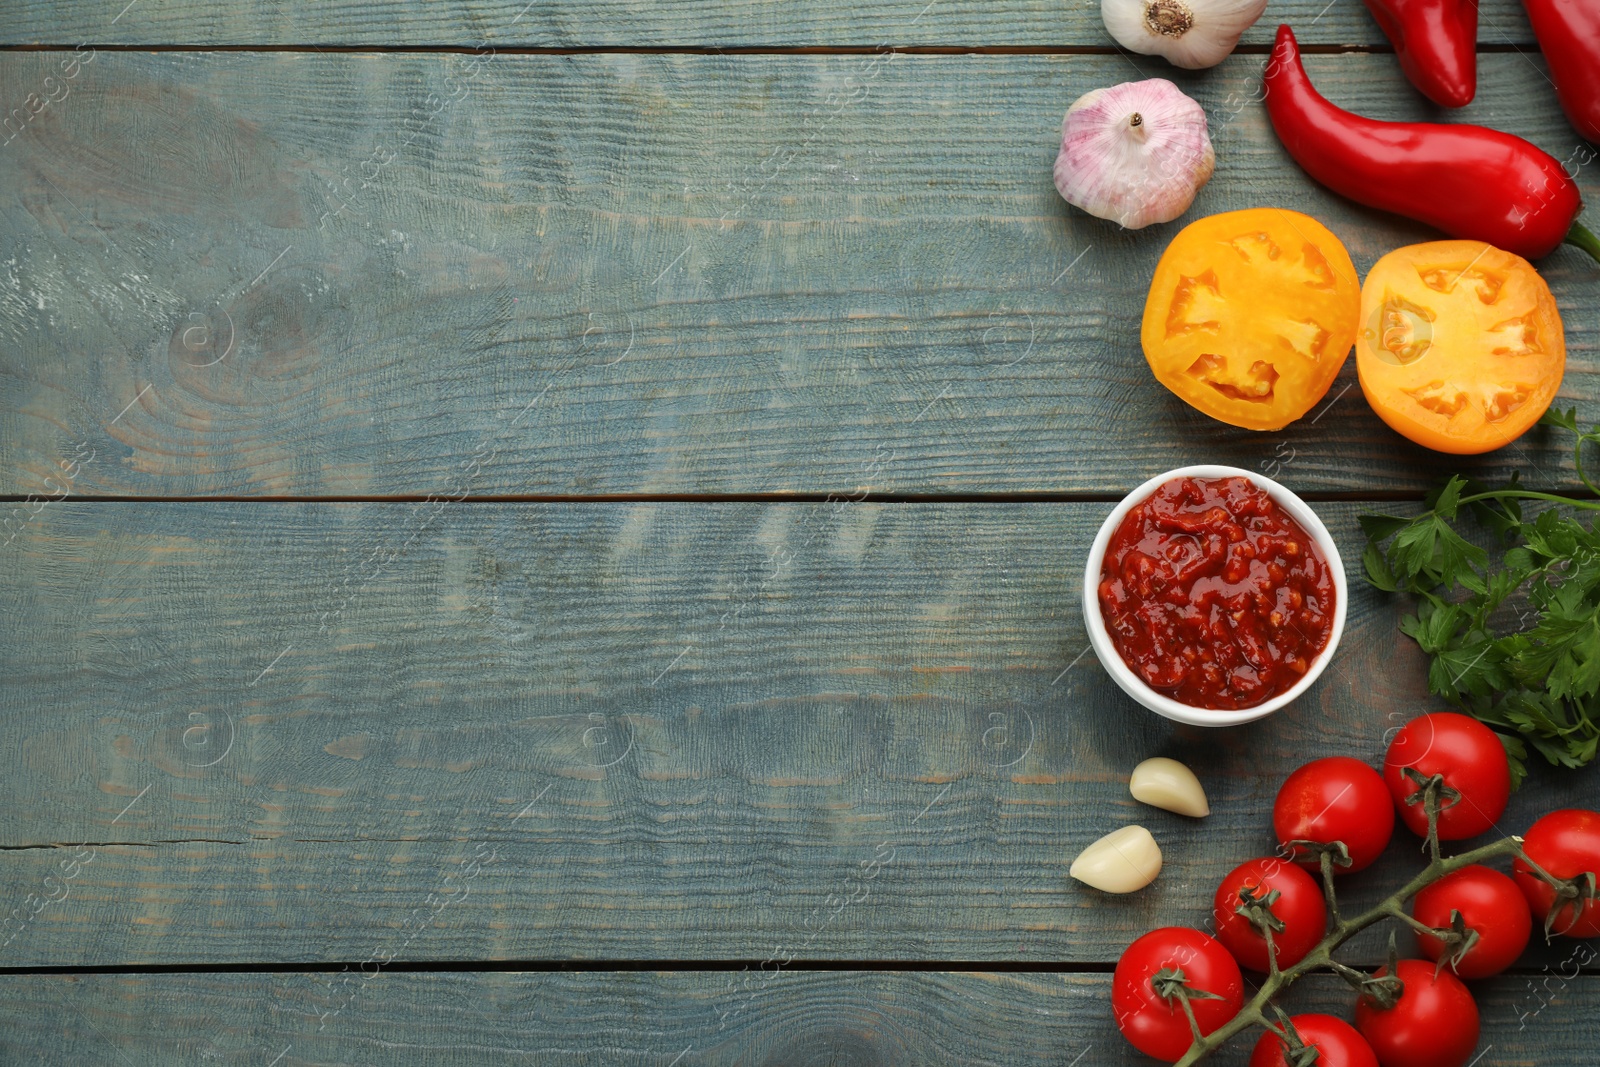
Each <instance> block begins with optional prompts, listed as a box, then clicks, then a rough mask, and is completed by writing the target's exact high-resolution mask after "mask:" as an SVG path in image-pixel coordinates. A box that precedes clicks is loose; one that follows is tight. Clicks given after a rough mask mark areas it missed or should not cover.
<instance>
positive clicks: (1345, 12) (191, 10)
mask: <svg viewBox="0 0 1600 1067" xmlns="http://www.w3.org/2000/svg"><path fill="white" fill-rule="evenodd" d="M115 8H120V5H115ZM1280 22H1288V23H1291V24H1292V25H1293V26H1294V27H1295V31H1296V33H1297V34H1299V36H1300V39H1301V40H1302V41H1303V42H1309V43H1315V44H1367V45H1382V46H1387V41H1385V39H1384V37H1383V34H1382V32H1381V31H1380V30H1379V29H1378V27H1377V24H1376V23H1374V22H1373V21H1372V19H1371V17H1370V16H1368V14H1367V12H1366V9H1365V8H1364V7H1363V6H1362V5H1361V3H1359V0H1334V2H1332V3H1329V2H1327V0H1277V2H1275V3H1273V5H1272V7H1271V9H1270V10H1269V11H1268V12H1267V13H1266V15H1265V16H1264V17H1263V18H1262V19H1261V21H1260V22H1259V23H1257V24H1256V25H1255V26H1254V27H1252V28H1251V29H1250V30H1249V31H1248V33H1247V34H1246V36H1245V41H1246V42H1247V43H1253V44H1266V43H1270V42H1271V40H1272V33H1273V31H1274V29H1275V28H1276V27H1277V25H1278V23H1280ZM0 32H3V33H4V34H5V38H4V40H5V42H6V43H16V44H68V45H72V44H76V43H78V42H79V41H90V42H93V43H97V44H98V43H105V44H112V43H118V44H134V45H139V44H186V45H204V46H216V45H280V46H281V45H296V44H299V45H306V44H321V45H328V44H340V45H368V46H373V47H380V48H395V47H407V46H411V47H416V46H428V45H433V46H446V47H452V46H453V47H459V46H461V45H463V44H466V45H468V46H471V45H476V44H482V43H486V44H489V45H493V46H494V47H497V48H515V47H524V48H526V47H543V48H604V47H615V46H623V47H633V48H641V47H645V48H647V47H698V48H704V47H724V48H733V47H738V48H752V47H775V46H807V45H809V46H820V45H833V46H846V47H848V46H855V47H862V46H866V47H871V46H874V45H877V44H879V43H884V44H888V45H891V46H907V45H961V46H969V47H971V46H1005V45H1011V46H1018V45H1020V46H1031V47H1040V46H1052V45H1053V46H1058V47H1059V46H1069V45H1070V46H1080V47H1081V46H1085V45H1090V46H1101V47H1105V48H1111V47H1113V46H1114V45H1115V42H1114V41H1113V40H1112V38H1111V36H1110V35H1109V34H1107V33H1106V31H1105V26H1104V24H1103V23H1102V22H1101V20H1100V5H1099V3H1098V2H1097V0H1096V2H1092V3H1072V4H1058V3H1046V2H1044V0H933V2H932V3H928V2H926V0H901V2H899V3H896V4H891V5H887V6H863V5H860V4H849V3H843V2H841V0H794V2H792V3H785V4H781V5H778V4H765V3H758V2H755V0H599V2H596V3H573V2H570V0H568V2H564V3H538V4H528V3H527V2H526V0H492V2H484V0H474V2H472V3H426V2H420V3H419V2H415V0H413V2H405V0H381V2H377V3H374V2H370V0H334V2H331V3H325V4H274V5H264V4H252V5H240V6H234V7H227V8H217V7H207V6H204V5H202V4H199V3H196V2H195V0H180V2H176V3H162V4H154V3H148V2H145V3H138V4H136V5H134V6H132V7H131V10H128V11H126V12H124V13H123V14H121V15H120V16H118V15H117V14H116V10H115V9H113V10H108V9H107V7H106V6H105V5H102V4H96V3H94V2H92V0H63V2H58V3H51V2H49V0H19V2H18V3H17V4H15V5H13V6H12V10H11V11H10V12H9V13H8V18H7V22H6V25H5V27H4V28H3V30H0ZM1478 39H1479V40H1480V41H1481V42H1483V43H1484V44H1488V45H1500V46H1503V45H1513V44H1514V45H1518V46H1522V47H1524V48H1526V49H1527V50H1528V51H1530V52H1534V51H1537V50H1538V49H1537V45H1535V44H1532V42H1533V33H1532V31H1531V30H1530V29H1529V27H1528V21H1527V16H1526V15H1525V14H1524V13H1523V10H1522V5H1521V4H1518V3H1516V2H1515V0H1484V3H1483V4H1482V6H1481V8H1480V15H1479V26H1478Z"/></svg>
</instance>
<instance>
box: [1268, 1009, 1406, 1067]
mask: <svg viewBox="0 0 1600 1067" xmlns="http://www.w3.org/2000/svg"><path fill="white" fill-rule="evenodd" d="M1289 1021H1290V1022H1291V1023H1293V1024H1294V1029H1295V1033H1297V1034H1299V1035H1300V1040H1301V1042H1302V1043H1304V1044H1305V1045H1306V1046H1308V1047H1310V1048H1314V1049H1316V1050H1317V1067H1378V1056H1377V1054H1376V1053H1375V1052H1373V1051H1372V1046H1371V1045H1369V1044H1367V1039H1366V1038H1364V1037H1362V1036H1361V1034H1360V1033H1358V1032H1357V1031H1356V1028H1355V1027H1353V1026H1351V1025H1350V1024H1349V1023H1347V1022H1345V1021H1344V1020H1343V1019H1336V1018H1334V1017H1333V1016H1332V1015H1295V1016H1291V1017H1290V1019H1289ZM1287 1049H1288V1045H1287V1044H1285V1042H1284V1040H1283V1038H1282V1037H1280V1036H1279V1035H1278V1034H1276V1033H1266V1034H1262V1035H1261V1040H1260V1041H1257V1042H1256V1048H1255V1051H1254V1052H1252V1053H1250V1067H1294V1064H1295V1062H1296V1061H1294V1060H1291V1059H1290V1058H1289V1056H1288V1053H1287Z"/></svg>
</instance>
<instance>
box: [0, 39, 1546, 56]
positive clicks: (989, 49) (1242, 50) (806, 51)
mask: <svg viewBox="0 0 1600 1067" xmlns="http://www.w3.org/2000/svg"><path fill="white" fill-rule="evenodd" d="M84 46H87V47H91V48H94V49H96V50H98V51H102V52H317V53H321V54H354V55H410V54H419V53H420V54H444V55H479V54H481V53H480V51H479V46H476V45H448V44H415V45H371V44H359V45H356V44H316V43H312V42H309V41H307V42H303V43H297V44H222V45H192V44H100V43H98V42H95V41H84V42H71V43H31V44H30V43H9V44H0V52H70V51H73V50H74V49H77V48H80V47H84ZM1272 49H1273V46H1272V45H1271V44H1269V43H1262V44H1241V45H1239V46H1238V47H1236V48H1235V49H1234V50H1233V53H1232V54H1233V55H1240V56H1266V55H1271V54H1272ZM1530 50H1531V51H1537V50H1538V45H1536V44H1534V43H1532V42H1525V43H1523V44H1517V43H1511V42H1483V43H1480V44H1479V45H1478V54H1480V55H1489V54H1501V53H1504V54H1511V53H1518V54H1521V53H1525V52H1527V51H1530ZM494 52H495V54H496V55H503V56H586V55H607V54H620V55H645V56H657V55H659V56H678V55H683V56H863V55H878V54H882V53H885V52H897V53H901V54H903V55H914V56H915V55H924V56H966V55H980V56H1116V55H1126V54H1127V53H1126V51H1125V50H1124V49H1121V48H1118V47H1116V46H1115V45H1098V44H1085V45H1027V44H996V45H957V44H926V45H895V46H893V47H887V48H886V47H883V46H881V45H759V44H754V45H729V46H726V47H718V46H715V45H582V46H572V47H556V46H538V45H508V46H506V47H503V48H495V49H494ZM1300 52H1301V54H1302V55H1393V54H1394V48H1393V46H1391V45H1388V44H1302V45H1301V46H1300Z"/></svg>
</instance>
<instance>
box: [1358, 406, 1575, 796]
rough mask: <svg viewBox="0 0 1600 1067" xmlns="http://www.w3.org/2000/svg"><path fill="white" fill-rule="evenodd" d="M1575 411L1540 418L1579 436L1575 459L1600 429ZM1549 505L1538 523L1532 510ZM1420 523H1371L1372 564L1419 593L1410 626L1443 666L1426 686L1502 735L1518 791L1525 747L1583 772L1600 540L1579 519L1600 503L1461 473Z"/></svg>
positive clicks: (1406, 622) (1384, 580) (1386, 578)
mask: <svg viewBox="0 0 1600 1067" xmlns="http://www.w3.org/2000/svg"><path fill="white" fill-rule="evenodd" d="M1576 414H1577V413H1576V411H1575V410H1568V411H1567V412H1565V413H1562V412H1558V411H1548V412H1546V413H1545V415H1544V417H1543V418H1542V419H1541V420H1540V422H1541V423H1542V424H1544V425H1549V426H1558V427H1561V428H1563V429H1566V430H1568V431H1570V432H1571V433H1573V434H1574V435H1575V436H1576V438H1577V442H1576V444H1575V445H1574V446H1573V461H1574V465H1575V467H1576V468H1577V472H1578V477H1579V478H1580V479H1581V480H1582V481H1583V484H1584V485H1585V486H1586V487H1587V488H1588V489H1589V491H1590V492H1591V493H1594V494H1595V495H1596V496H1600V486H1596V484H1595V483H1594V482H1593V481H1591V480H1590V478H1589V476H1588V475H1587V474H1586V473H1585V472H1584V469H1583V449H1584V446H1585V445H1586V444H1600V426H1593V427H1591V428H1590V429H1589V430H1588V431H1587V432H1585V431H1583V430H1580V429H1579V428H1578V422H1577V417H1576ZM1523 501H1534V502H1539V503H1543V504H1547V505H1550V506H1549V507H1546V508H1542V509H1540V510H1539V512H1538V514H1537V515H1535V516H1534V517H1533V518H1531V519H1529V518H1527V517H1525V516H1524V515H1523V511H1522V502H1523ZM1423 506H1424V511H1423V512H1422V514H1420V515H1417V516H1416V517H1414V518H1402V517H1399V516H1395V515H1362V516H1361V529H1362V531H1363V532H1364V533H1365V534H1366V535H1367V547H1366V551H1365V553H1364V554H1363V556H1362V562H1363V564H1364V565H1365V568H1366V572H1367V581H1369V582H1370V583H1372V584H1373V585H1375V586H1377V587H1378V588H1379V589H1384V590H1387V591H1389V592H1391V593H1393V592H1406V593H1410V594H1411V595H1412V596H1414V597H1415V598H1416V600H1417V612H1416V614H1415V615H1408V616H1406V617H1405V618H1404V619H1402V620H1401V622H1400V629H1401V630H1402V631H1403V632H1404V633H1405V634H1407V635H1408V636H1410V637H1411V638H1413V639H1414V640H1415V641H1416V642H1417V644H1418V645H1420V646H1421V648H1422V650H1423V651H1424V652H1426V653H1427V654H1428V655H1429V656H1430V657H1431V659H1432V662H1431V663H1430V664H1429V667H1428V688H1429V690H1430V691H1432V692H1433V693H1434V694H1435V695H1437V696H1441V697H1443V698H1444V699H1446V700H1448V701H1450V702H1451V703H1453V704H1455V705H1456V706H1457V707H1460V708H1461V709H1462V710H1464V711H1467V712H1469V713H1470V714H1472V715H1474V716H1476V717H1477V718H1478V719H1480V720H1482V721H1483V722H1485V723H1487V724H1488V725H1490V726H1492V727H1494V728H1495V729H1496V730H1497V731H1499V733H1500V736H1501V739H1502V740H1503V741H1505V744H1506V749H1507V752H1508V754H1509V755H1510V757H1511V769H1512V774H1513V776H1514V778H1515V780H1516V781H1517V782H1518V783H1520V782H1521V781H1522V778H1523V775H1524V774H1525V773H1526V768H1525V767H1524V766H1523V763H1522V760H1523V759H1525V758H1526V757H1527V746H1528V745H1532V746H1533V748H1534V749H1535V750H1536V751H1537V752H1539V754H1540V755H1542V756H1544V758H1545V759H1546V760H1548V761H1549V762H1550V763H1552V764H1555V765H1558V766H1564V767H1581V766H1583V765H1585V764H1587V763H1589V762H1590V761H1592V760H1593V759H1594V758H1595V754H1596V750H1597V747H1600V532H1597V531H1596V529H1595V525H1594V523H1593V522H1591V523H1590V525H1589V526H1585V525H1584V524H1583V523H1582V522H1580V521H1579V519H1578V515H1580V514H1581V513H1582V512H1585V511H1600V500H1585V499H1580V498H1575V497H1569V496H1563V495H1561V494H1557V493H1542V492H1537V491H1534V490H1529V489H1524V488H1522V486H1521V484H1520V482H1519V481H1518V479H1517V477H1516V476H1515V474H1513V476H1512V479H1511V483H1510V484H1509V485H1507V486H1505V487H1503V488H1499V489H1493V488H1490V487H1488V486H1485V485H1483V484H1481V483H1479V482H1476V481H1473V480H1471V479H1468V478H1463V477H1460V476H1459V475H1458V476H1456V477H1453V478H1451V479H1450V480H1449V481H1448V482H1447V483H1445V485H1444V486H1443V487H1442V488H1440V489H1437V490H1435V491H1434V492H1432V493H1430V494H1429V495H1428V497H1427V499H1426V500H1425V501H1424V504H1423ZM1463 513H1465V514H1467V515H1470V516H1471V517H1472V518H1473V519H1474V520H1476V521H1477V523H1478V524H1479V525H1480V526H1482V527H1484V528H1485V529H1487V530H1488V531H1490V532H1491V533H1492V534H1493V535H1494V538H1495V540H1497V541H1498V546H1499V548H1500V549H1501V551H1500V552H1499V559H1498V560H1497V561H1495V560H1491V557H1490V553H1489V552H1488V551H1487V550H1485V549H1484V548H1482V547H1481V546H1479V545H1477V544H1474V543H1472V542H1471V541H1469V540H1467V539H1466V538H1465V537H1463V536H1462V535H1461V534H1460V533H1459V532H1458V530H1457V525H1458V524H1459V523H1460V521H1461V519H1462V517H1463Z"/></svg>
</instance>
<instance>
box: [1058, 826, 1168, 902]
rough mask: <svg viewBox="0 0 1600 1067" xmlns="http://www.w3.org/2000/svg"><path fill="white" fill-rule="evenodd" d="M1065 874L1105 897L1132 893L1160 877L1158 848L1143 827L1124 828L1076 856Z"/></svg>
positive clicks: (1154, 840) (1159, 851)
mask: <svg viewBox="0 0 1600 1067" xmlns="http://www.w3.org/2000/svg"><path fill="white" fill-rule="evenodd" d="M1067 873H1068V874H1070V875H1071V876H1072V877H1074V878H1076V879H1077V880H1078V881H1080V882H1082V883H1083V884H1084V885H1087V886H1092V887H1093V888H1095V889H1099V890H1101V891H1103V892H1106V893H1132V892H1133V891H1134V890H1136V889H1143V888H1144V887H1145V886H1147V885H1149V884H1150V883H1151V882H1153V881H1155V880H1156V875H1158V874H1160V873H1161V847H1160V846H1159V845H1157V844H1156V839H1155V838H1153V837H1151V836H1150V831H1149V830H1146V829H1145V828H1144V827H1142V826H1124V827H1123V828H1122V829H1120V830H1114V831H1112V832H1111V833H1109V834H1107V835H1106V836H1104V837H1102V838H1101V839H1100V840H1098V841H1096V842H1095V843H1094V844H1092V845H1090V846H1089V847H1088V848H1086V849H1084V850H1083V851H1082V852H1080V853H1078V858H1077V859H1075V860H1073V861H1072V867H1071V869H1070V870H1068V871H1067Z"/></svg>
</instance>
